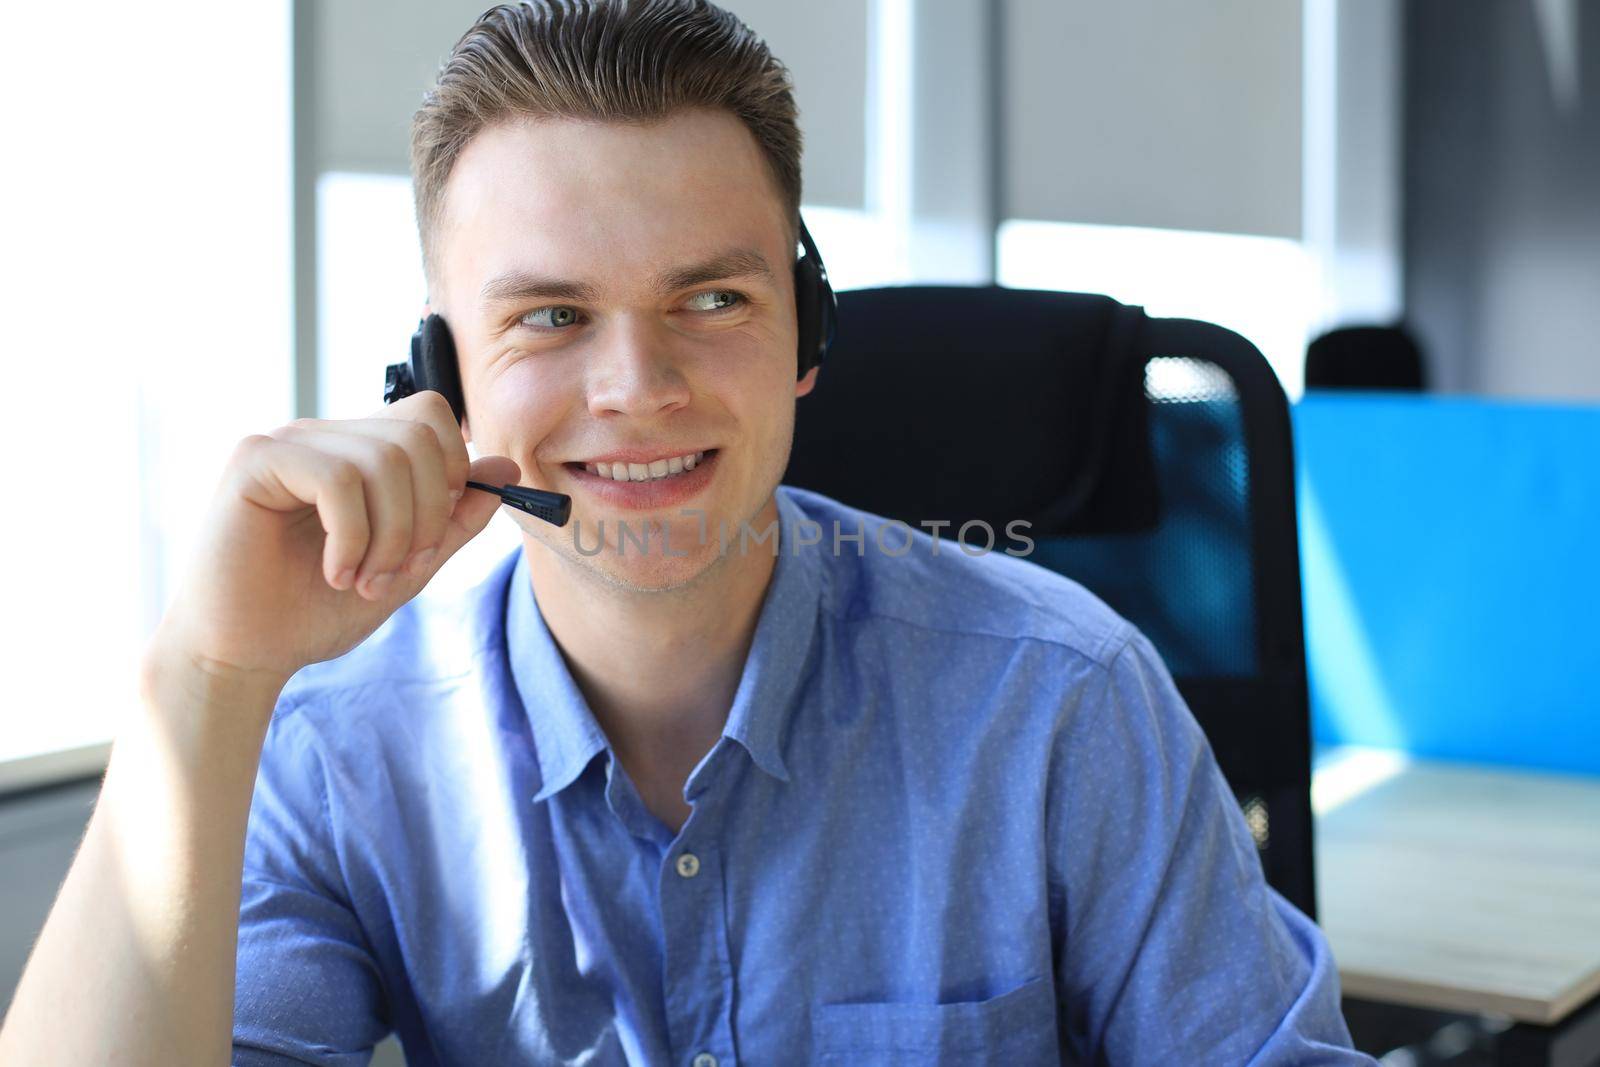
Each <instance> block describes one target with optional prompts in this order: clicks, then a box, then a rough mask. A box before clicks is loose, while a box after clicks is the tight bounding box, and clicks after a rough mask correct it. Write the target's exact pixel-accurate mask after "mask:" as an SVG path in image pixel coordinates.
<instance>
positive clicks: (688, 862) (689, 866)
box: [678, 852, 717, 1067]
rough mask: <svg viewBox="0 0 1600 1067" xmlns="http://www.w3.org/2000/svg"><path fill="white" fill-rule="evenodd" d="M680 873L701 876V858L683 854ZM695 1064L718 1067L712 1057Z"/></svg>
mask: <svg viewBox="0 0 1600 1067" xmlns="http://www.w3.org/2000/svg"><path fill="white" fill-rule="evenodd" d="M678 873H679V874H681V875H682V876H683V877H685V878H693V877H694V876H695V875H697V874H699V873H700V857H699V856H696V855H695V854H694V853H693V852H685V853H683V854H682V855H681V856H679V857H678ZM700 1055H701V1056H711V1054H710V1053H709V1052H702V1053H701V1054H700ZM694 1062H695V1067H717V1059H716V1057H715V1056H711V1058H710V1059H708V1060H706V1061H705V1062H704V1063H701V1062H700V1057H699V1056H697V1057H695V1061H694Z"/></svg>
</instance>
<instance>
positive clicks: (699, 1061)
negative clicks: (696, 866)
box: [689, 856, 717, 1067]
mask: <svg viewBox="0 0 1600 1067" xmlns="http://www.w3.org/2000/svg"><path fill="white" fill-rule="evenodd" d="M689 858H690V859H693V858H694V857H693V856H690V857H689ZM694 1067H717V1058H716V1057H715V1056H713V1055H712V1054H711V1053H709V1052H702V1053H700V1055H698V1056H696V1057H695V1058H694Z"/></svg>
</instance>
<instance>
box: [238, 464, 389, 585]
mask: <svg viewBox="0 0 1600 1067" xmlns="http://www.w3.org/2000/svg"><path fill="white" fill-rule="evenodd" d="M233 462H234V465H236V466H238V467H239V469H240V471H241V473H242V474H243V475H244V476H245V478H246V483H247V488H246V490H245V497H246V499H250V500H252V501H253V502H254V503H256V504H259V505H261V506H263V507H267V508H270V509H272V510H274V511H288V510H291V509H293V508H298V507H304V506H305V505H306V504H312V505H314V506H315V507H316V509H317V518H318V519H319V520H320V521H321V523H322V528H323V530H324V531H325V532H326V533H327V539H326V541H325V542H324V544H323V552H322V572H323V577H324V578H326V579H327V582H328V584H329V585H331V586H333V588H335V589H340V590H344V589H349V588H351V587H352V586H353V585H354V584H355V576H356V573H357V571H358V570H359V568H360V565H361V561H362V558H363V557H364V556H365V555H366V551H367V544H368V542H369V540H370V533H371V525H370V522H369V519H368V510H367V500H366V489H365V485H366V477H365V475H364V474H363V473H362V471H361V468H360V467H359V466H357V465H356V464H355V463H352V462H350V461H349V460H347V459H345V458H343V457H340V456H335V455H330V454H329V453H327V452H322V451H319V450H317V449H315V448H310V447H308V446H306V445H303V444H297V443H295V442H293V441H281V440H278V439H276V438H273V437H270V436H267V435H265V434H253V435H251V436H250V437H247V438H245V439H244V440H243V441H241V442H239V446H238V447H237V448H236V449H235V450H234V460H233Z"/></svg>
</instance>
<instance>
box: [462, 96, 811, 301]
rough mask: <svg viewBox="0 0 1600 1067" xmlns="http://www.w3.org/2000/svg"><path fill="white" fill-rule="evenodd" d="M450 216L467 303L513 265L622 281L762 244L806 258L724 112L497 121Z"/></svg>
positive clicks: (779, 256)
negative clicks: (793, 244) (791, 242)
mask: <svg viewBox="0 0 1600 1067" xmlns="http://www.w3.org/2000/svg"><path fill="white" fill-rule="evenodd" d="M441 221H442V225H441V227H440V232H439V235H438V236H439V245H438V247H439V251H440V263H441V267H442V272H443V280H444V282H445V286H446V288H447V289H448V290H449V291H450V292H451V294H452V298H453V299H454V300H455V301H456V302H458V303H459V304H461V305H463V306H465V304H466V303H467V302H469V301H471V300H472V299H473V298H474V297H475V295H476V293H477V290H478V287H479V286H480V285H481V284H482V283H483V282H484V281H485V280H486V279H489V278H493V277H495V276H497V275H499V274H501V273H503V272H505V271H508V270H516V269H535V270H538V271H539V272H541V273H545V274H558V275H560V276H562V277H570V278H574V279H578V280H582V281H586V282H591V283H593V284H595V285H596V286H598V287H599V288H601V289H602V290H612V289H626V288H629V287H636V288H642V287H644V286H645V285H646V284H647V279H648V278H649V277H651V276H653V275H654V274H655V273H657V272H659V271H661V270H663V269H665V268H670V267H673V266H678V265H681V264H683V263H685V262H689V261H693V260H696V259H698V258H704V257H705V256H707V255H712V254H716V253H719V252H722V251H724V250H726V249H728V248H731V247H746V248H757V249H759V250H760V251H761V252H762V253H763V254H764V255H766V256H767V257H768V258H769V259H771V260H772V266H773V267H774V268H777V267H780V266H781V265H783V264H786V263H787V262H788V261H789V260H790V259H792V257H793V250H792V249H791V250H785V249H784V247H783V245H784V242H785V240H786V239H787V233H788V227H787V224H786V221H785V217H784V207H783V203H782V199H781V197H780V196H779V193H778V188H777V183H776V181H775V180H774V178H773V177H772V174H771V172H770V170H769V168H768V167H767V165H766V161H765V159H764V157H763V156H762V154H761V150H760V148H759V146H758V145H757V144H756V140H755V138H754V136H752V135H751V133H750V131H749V130H748V129H746V128H745V126H744V124H743V123H741V122H740V121H739V120H738V118H737V117H735V116H734V115H732V114H731V113H728V112H724V111H709V110H694V111H680V112H676V113H674V114H672V115H670V116H668V117H667V118H666V119H663V120H661V121H659V122H654V123H649V124H624V123H611V122H590V121H578V120H573V119H556V118H538V119H532V118H523V119H518V120H516V121H513V122H504V123H499V124H496V125H494V126H491V127H488V128H486V129H485V130H483V131H482V132H480V133H479V134H478V135H477V136H476V137H474V138H473V140H472V141H470V142H469V143H468V144H467V146H466V148H465V149H463V151H462V153H461V155H460V157H459V158H458V159H457V161H456V164H455V167H454V168H453V170H452V171H451V175H450V180H449V182H448V183H447V184H446V187H445V203H444V215H443V218H442V220H441Z"/></svg>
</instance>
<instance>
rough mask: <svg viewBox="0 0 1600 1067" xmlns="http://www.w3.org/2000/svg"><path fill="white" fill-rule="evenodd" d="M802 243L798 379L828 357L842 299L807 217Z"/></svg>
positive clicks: (797, 265) (797, 270)
mask: <svg viewBox="0 0 1600 1067" xmlns="http://www.w3.org/2000/svg"><path fill="white" fill-rule="evenodd" d="M800 246H801V248H803V249H804V250H805V255H804V256H801V257H799V258H797V259H796V260H795V262H794V305H795V321H796V323H797V325H798V327H799V335H800V345H799V348H800V353H799V356H800V359H799V370H798V373H797V374H796V375H795V378H796V379H797V380H798V379H800V378H804V377H805V376H806V372H808V371H809V370H811V368H812V367H815V366H818V365H819V364H821V362H822V361H823V359H824V357H826V356H827V354H828V346H829V345H830V344H832V343H833V334H834V330H835V328H836V326H837V321H838V314H839V302H838V299H837V298H836V297H835V296H834V293H833V286H832V285H830V284H829V283H828V268H827V267H826V266H825V265H824V264H823V262H822V256H821V255H820V254H819V253H818V252H817V246H816V244H815V243H814V242H813V241H812V240H811V234H810V232H809V231H808V230H807V229H806V222H805V219H801V220H800Z"/></svg>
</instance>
